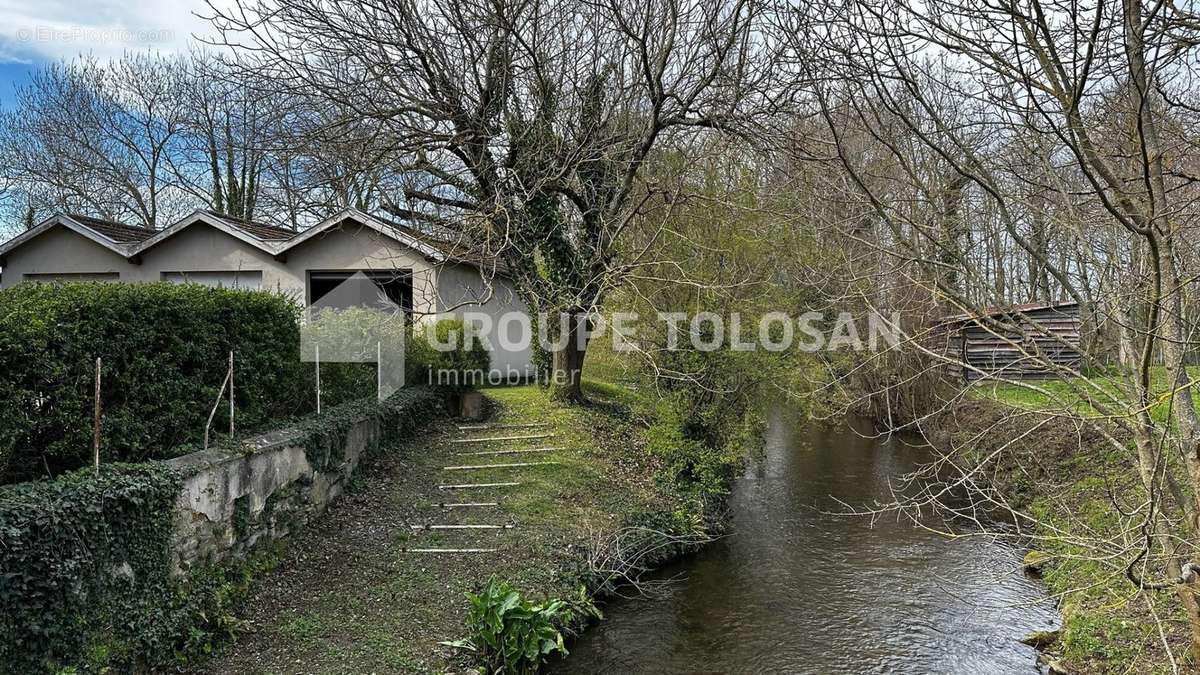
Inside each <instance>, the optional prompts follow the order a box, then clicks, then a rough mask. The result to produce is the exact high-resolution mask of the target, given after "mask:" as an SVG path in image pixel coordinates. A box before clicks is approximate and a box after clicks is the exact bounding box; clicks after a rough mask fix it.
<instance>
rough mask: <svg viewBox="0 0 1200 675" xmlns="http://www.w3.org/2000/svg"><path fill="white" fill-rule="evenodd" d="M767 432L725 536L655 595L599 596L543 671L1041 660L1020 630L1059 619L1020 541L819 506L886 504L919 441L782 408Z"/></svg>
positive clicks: (873, 668) (796, 668)
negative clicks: (601, 613) (1025, 569)
mask: <svg viewBox="0 0 1200 675" xmlns="http://www.w3.org/2000/svg"><path fill="white" fill-rule="evenodd" d="M765 440H766V443H765V448H764V452H763V453H762V456H761V457H760V458H758V459H756V460H755V461H754V462H752V463H751V464H750V465H749V466H748V468H747V470H746V472H745V474H744V476H742V478H741V479H740V480H739V481H738V482H737V484H736V486H735V487H734V492H733V495H732V498H731V506H732V521H731V530H730V534H729V536H727V537H725V538H723V539H721V540H719V541H717V542H716V543H714V544H711V545H710V546H708V547H707V548H705V549H704V550H703V551H702V552H700V553H699V554H697V555H694V556H690V557H688V558H687V559H685V560H683V561H681V562H679V563H677V564H675V565H672V566H670V567H668V568H667V569H664V570H662V571H661V572H660V574H659V577H660V578H667V577H677V579H676V581H675V582H674V583H673V584H671V585H669V586H668V590H667V591H666V593H665V595H663V596H662V597H655V598H652V599H651V598H636V599H617V600H614V601H613V602H610V603H608V604H607V605H606V607H605V620H604V621H602V622H600V623H599V624H598V625H597V626H594V627H593V628H592V629H591V630H589V631H588V632H586V633H585V634H584V635H583V636H582V637H581V638H580V639H579V640H577V641H576V642H575V643H574V644H573V645H572V647H571V656H570V657H568V658H567V659H565V660H564V661H563V662H560V663H558V664H556V666H555V667H554V668H553V669H552V672H558V673H584V674H586V673H622V674H623V673H821V674H832V673H922V674H924V673H956V674H957V673H1036V672H1038V670H1037V668H1036V666H1035V665H1034V664H1035V657H1036V654H1035V652H1034V650H1033V649H1032V648H1030V647H1026V646H1025V645H1023V644H1021V643H1020V642H1019V639H1020V638H1021V637H1022V636H1024V635H1026V634H1028V633H1029V632H1031V631H1034V630H1046V629H1050V628H1054V627H1055V626H1057V624H1058V617H1057V613H1056V611H1055V610H1054V606H1053V603H1052V602H1050V601H1048V600H1047V599H1046V597H1045V591H1044V590H1043V588H1042V587H1041V586H1040V584H1038V583H1037V582H1034V581H1031V580H1028V579H1026V578H1025V577H1024V576H1023V575H1022V574H1021V571H1020V552H1019V551H1016V550H1014V549H1012V548H1011V547H1009V546H1007V545H1005V544H1003V543H1000V542H997V541H995V540H992V539H985V538H981V537H963V538H956V539H952V538H948V537H944V536H941V535H938V534H935V533H934V532H932V531H930V530H927V529H923V528H918V527H914V526H912V524H911V523H909V522H907V521H903V520H898V519H895V518H891V519H885V520H882V521H877V522H875V523H874V524H873V525H872V524H871V523H870V521H869V520H868V519H864V518H852V517H843V516H833V515H827V514H826V513H823V512H828V511H831V510H836V509H840V508H844V507H843V506H840V505H839V504H838V502H837V500H839V499H840V500H841V501H843V502H846V503H849V504H852V505H869V504H872V503H873V502H875V501H876V500H878V501H887V500H888V499H889V494H890V492H889V485H890V484H891V483H892V481H894V480H895V479H896V478H897V477H899V476H900V475H902V474H904V473H905V472H908V471H911V470H912V469H913V468H914V467H916V466H918V464H919V463H920V462H922V461H924V460H925V459H927V456H926V455H925V451H924V450H922V449H921V448H916V447H913V446H911V445H908V444H904V443H900V442H897V441H895V440H890V441H877V440H872V439H868V438H864V437H863V436H862V435H860V434H856V433H854V431H853V430H851V429H850V428H848V427H842V428H821V427H817V426H813V425H811V424H802V423H799V422H796V421H794V420H791V419H789V418H788V417H787V416H786V415H784V414H782V413H775V414H773V415H772V417H771V420H770V424H769V427H768V431H767V435H766V439H765ZM939 525H940V523H939Z"/></svg>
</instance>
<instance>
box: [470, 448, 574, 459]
mask: <svg viewBox="0 0 1200 675" xmlns="http://www.w3.org/2000/svg"><path fill="white" fill-rule="evenodd" d="M555 450H566V448H525V449H524V450H480V451H477V452H456V453H454V454H455V456H456V457H477V456H480V455H524V454H526V453H530V452H554V451H555Z"/></svg>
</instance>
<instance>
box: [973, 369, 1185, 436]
mask: <svg viewBox="0 0 1200 675" xmlns="http://www.w3.org/2000/svg"><path fill="white" fill-rule="evenodd" d="M1188 376H1189V377H1190V378H1191V379H1192V380H1193V381H1200V367H1196V366H1193V367H1190V368H1188ZM1150 383H1151V388H1152V390H1153V391H1154V394H1155V396H1154V401H1153V402H1152V405H1151V415H1152V416H1153V417H1154V419H1155V420H1158V421H1160V422H1161V421H1163V420H1165V419H1166V418H1167V415H1168V412H1169V410H1170V405H1171V402H1170V394H1171V391H1170V386H1169V384H1168V381H1167V372H1166V369H1165V368H1162V367H1157V368H1154V370H1153V371H1152V373H1151V380H1150ZM1026 385H1027V386H1026ZM1026 385H1017V384H1000V383H995V382H976V383H974V384H972V385H971V394H972V395H973V396H975V397H977V398H986V399H992V400H995V401H998V402H1000V403H1003V404H1005V405H1009V406H1012V407H1015V408H1023V409H1026V410H1041V411H1047V412H1051V411H1053V412H1064V413H1070V414H1073V415H1079V416H1083V417H1102V416H1103V415H1102V413H1101V412H1100V410H1101V409H1103V408H1104V407H1105V406H1107V407H1108V410H1109V412H1110V414H1116V413H1119V412H1123V411H1125V410H1129V409H1130V408H1131V407H1132V406H1131V404H1130V403H1128V402H1129V401H1132V400H1133V398H1132V396H1131V395H1130V393H1129V392H1130V391H1132V389H1131V388H1130V387H1129V386H1128V384H1127V382H1126V380H1125V378H1124V377H1123V376H1116V375H1103V374H1101V375H1093V376H1090V377H1079V378H1073V379H1070V380H1030V381H1028V382H1027V383H1026ZM1114 400H1115V401H1116V403H1114ZM1195 405H1196V409H1197V410H1198V411H1200V396H1197V397H1196V401H1195Z"/></svg>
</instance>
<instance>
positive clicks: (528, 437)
mask: <svg viewBox="0 0 1200 675" xmlns="http://www.w3.org/2000/svg"><path fill="white" fill-rule="evenodd" d="M542 438H554V434H529V435H526V436H491V437H488V438H452V439H450V442H451V443H495V442H497V441H534V440H539V439H542Z"/></svg>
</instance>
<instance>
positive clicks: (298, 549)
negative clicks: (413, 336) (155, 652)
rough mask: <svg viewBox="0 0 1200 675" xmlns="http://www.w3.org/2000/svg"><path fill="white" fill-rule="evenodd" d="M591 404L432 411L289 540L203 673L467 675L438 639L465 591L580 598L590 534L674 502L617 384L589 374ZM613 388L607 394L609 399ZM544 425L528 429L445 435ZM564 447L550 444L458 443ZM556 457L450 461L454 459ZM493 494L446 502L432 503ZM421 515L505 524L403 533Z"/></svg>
mask: <svg viewBox="0 0 1200 675" xmlns="http://www.w3.org/2000/svg"><path fill="white" fill-rule="evenodd" d="M588 390H589V392H590V395H591V396H592V397H593V398H594V399H595V400H596V401H595V402H594V403H592V404H590V405H587V406H576V407H566V406H562V405H558V404H556V403H554V402H552V401H550V400H549V398H548V397H547V396H546V395H545V393H544V392H543V391H542V390H541V389H540V388H538V387H536V386H523V387H501V388H493V389H487V390H485V394H486V396H487V397H488V398H489V399H491V401H493V403H494V405H495V408H496V414H495V415H493V417H492V418H491V419H490V420H489V422H490V423H494V424H508V425H519V424H535V423H537V424H541V423H546V424H548V425H549V426H546V427H544V428H514V429H496V430H489V431H461V430H459V429H458V428H457V426H456V424H454V423H452V422H440V423H438V424H436V425H434V426H433V427H432V428H430V429H429V430H428V433H426V434H424V435H423V437H421V438H418V439H415V440H413V441H412V442H410V443H407V444H405V445H404V446H402V447H396V448H391V449H389V450H388V451H386V452H385V453H383V455H382V456H381V457H378V458H376V459H374V460H372V461H371V462H369V463H368V464H369V466H367V467H366V469H365V470H364V472H363V475H362V477H361V479H360V480H358V481H357V484H358V485H359V487H358V489H357V490H356V491H355V492H354V493H353V494H350V495H348V496H346V497H344V498H343V499H342V500H341V501H339V502H338V503H337V504H335V506H334V508H333V509H332V510H331V511H330V512H329V513H327V514H326V515H325V516H323V517H321V518H319V519H318V520H317V521H315V522H314V523H312V524H310V526H309V527H308V528H307V529H306V530H305V531H304V532H302V533H300V534H299V535H297V536H296V537H295V538H294V539H293V540H292V543H291V544H290V546H289V549H288V553H287V555H286V559H285V560H284V562H283V563H282V564H281V565H280V567H279V568H278V570H277V571H276V572H275V573H274V574H272V575H270V576H269V577H266V578H264V579H262V580H261V581H260V582H259V584H258V587H257V590H256V591H255V592H254V594H253V596H252V597H251V598H250V600H249V602H248V603H247V606H246V609H245V611H244V612H242V614H241V618H242V619H243V620H244V621H245V622H246V624H245V625H246V628H247V632H246V633H245V634H244V635H243V636H242V637H241V638H240V639H239V640H238V641H237V642H236V643H235V644H233V645H231V646H230V647H228V648H226V649H225V650H223V651H222V652H221V653H219V654H217V655H216V656H215V657H214V658H212V659H210V660H209V661H208V662H206V663H204V664H201V665H200V666H199V667H198V670H197V671H196V672H209V673H295V672H303V673H370V672H377V673H404V672H413V673H430V672H463V671H464V670H467V669H469V666H470V660H469V659H468V658H467V657H466V656H464V655H463V654H462V653H460V652H457V651H455V650H453V649H450V648H447V647H443V646H441V645H439V644H438V643H439V642H440V641H443V640H452V639H456V638H460V637H464V636H465V635H464V633H465V629H464V621H465V617H466V610H467V600H466V598H465V597H464V593H465V592H467V591H472V590H478V588H479V587H480V586H481V585H482V584H483V583H485V582H486V580H487V579H488V578H489V577H490V576H492V575H496V576H497V577H499V578H501V579H504V580H507V581H509V582H510V583H512V584H513V585H514V586H516V587H517V588H518V589H520V590H522V591H523V592H525V593H526V594H528V595H530V596H532V597H534V598H543V597H549V596H555V597H566V596H572V597H576V596H578V594H579V592H580V582H579V579H580V576H579V572H580V570H581V566H582V564H583V561H584V555H583V554H584V552H585V551H586V549H587V545H588V542H589V537H590V535H591V534H592V533H594V532H597V531H604V530H611V529H613V528H617V527H619V526H621V524H622V523H623V522H624V521H625V519H626V518H627V517H629V516H630V514H634V513H637V512H642V511H647V510H659V509H666V510H668V511H669V510H670V509H671V508H672V502H671V498H670V497H669V496H667V495H665V494H663V493H662V492H661V491H660V490H659V488H658V487H657V485H656V483H655V481H654V478H653V476H654V473H655V469H656V466H655V465H654V462H653V461H652V460H651V459H650V458H649V457H647V455H646V452H645V450H644V448H645V444H644V440H643V433H642V430H643V426H642V425H640V424H639V423H637V422H636V421H634V420H633V419H631V418H632V415H631V412H630V409H629V407H628V405H626V404H625V403H622V402H621V399H623V398H625V399H627V398H628V395H627V394H624V393H623V392H622V391H621V390H619V389H617V390H614V389H611V388H608V387H605V386H602V385H596V384H591V383H590V384H589V386H588ZM614 399H615V400H614ZM541 434H553V437H551V438H546V439H535V440H519V441H511V442H503V441H497V442H487V443H452V442H451V441H453V440H456V439H466V438H478V437H494V436H522V435H541ZM546 446H550V447H561V448H562V449H561V450H556V451H553V452H544V453H542V452H539V453H528V454H511V455H463V454H460V453H464V452H490V451H494V450H503V449H528V448H533V447H546ZM535 461H536V462H556V464H551V465H543V466H535V467H522V468H497V469H487V470H468V471H453V472H451V471H445V470H444V469H443V467H446V466H451V465H476V464H493V463H513V462H535ZM493 482H519V483H520V485H519V486H517V487H513V488H483V489H473V490H464V491H461V492H459V491H447V490H439V489H438V486H439V485H443V484H461V483H493ZM492 501H495V502H499V504H500V506H499V507H494V508H470V509H466V508H444V507H442V506H441V505H440V504H441V503H442V502H492ZM429 524H503V525H512V526H513V528H512V529H504V530H439V531H425V530H414V529H413V526H414V525H417V526H424V525H429ZM412 548H495V549H498V550H497V551H496V552H495V553H483V554H420V553H413V552H410V551H407V549H412Z"/></svg>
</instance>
